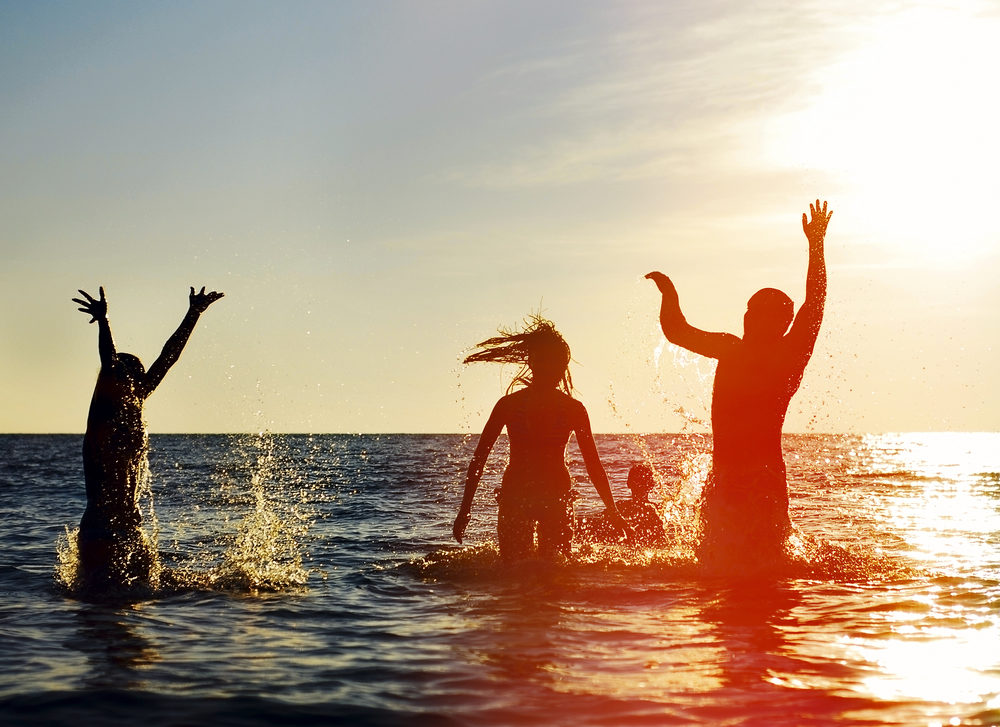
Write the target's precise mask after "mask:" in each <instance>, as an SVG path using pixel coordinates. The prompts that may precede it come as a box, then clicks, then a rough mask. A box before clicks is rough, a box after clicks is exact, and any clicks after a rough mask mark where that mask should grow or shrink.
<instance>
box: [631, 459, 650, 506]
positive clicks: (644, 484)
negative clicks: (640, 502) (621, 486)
mask: <svg viewBox="0 0 1000 727" xmlns="http://www.w3.org/2000/svg"><path fill="white" fill-rule="evenodd" d="M654 487H656V477H655V475H654V474H653V468H652V467H650V466H649V465H648V464H646V463H645V462H639V463H637V464H634V465H632V468H631V469H630V470H629V471H628V488H629V489H630V490H631V491H632V496H633V497H636V498H639V499H645V498H646V496H647V495H648V494H649V493H650V492H651V491H652V490H653V488H654Z"/></svg>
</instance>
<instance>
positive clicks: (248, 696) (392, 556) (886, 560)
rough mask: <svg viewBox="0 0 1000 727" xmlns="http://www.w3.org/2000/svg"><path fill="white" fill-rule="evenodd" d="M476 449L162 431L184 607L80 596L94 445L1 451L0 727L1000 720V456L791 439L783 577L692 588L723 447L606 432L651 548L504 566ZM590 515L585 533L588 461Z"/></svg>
mask: <svg viewBox="0 0 1000 727" xmlns="http://www.w3.org/2000/svg"><path fill="white" fill-rule="evenodd" d="M475 440H476V438H475V437H466V436H461V435H440V436H433V435H392V436H363V435H358V436H349V435H324V436H290V435H267V434H264V435H259V436H229V435H198V436H195V435H190V436H188V435H154V436H153V437H152V438H151V441H150V453H149V471H150V479H149V483H150V486H151V494H147V495H146V496H145V497H144V499H143V508H144V513H145V522H146V525H147V529H148V530H149V534H150V537H153V538H155V539H156V540H157V541H158V543H159V549H160V551H161V560H162V565H163V566H164V567H165V568H167V569H170V571H172V572H175V573H179V574H182V575H183V578H181V580H182V581H183V582H184V583H185V584H186V585H185V586H184V587H176V588H166V587H164V588H162V589H161V590H160V591H157V592H146V593H136V594H132V596H131V597H128V598H126V597H116V598H105V599H93V598H89V599H87V598H81V597H79V596H77V595H74V593H73V592H72V591H71V590H69V589H67V587H66V585H65V581H66V579H67V572H68V570H71V568H72V557H73V555H72V552H71V549H70V548H68V547H67V535H66V534H67V528H68V529H69V530H72V528H74V527H75V526H76V525H77V523H78V522H79V518H80V515H81V514H82V512H83V508H84V502H85V497H84V490H83V476H82V463H81V455H80V447H81V441H82V438H81V437H80V436H70V435H62V436H47V435H46V436H41V435H39V436H35V435H26V436H22V435H6V436H0V526H2V527H0V546H2V551H0V552H2V556H0V722H2V723H4V724H12V725H13V724H26V725H31V724H38V725H43V724H45V725H47V724H67V723H71V722H72V723H74V724H88V725H101V724H122V723H126V722H128V723H140V724H145V725H175V724H176V725H200V724H213V725H257V724H270V723H280V724H350V725H398V724H406V725H413V724H416V725H424V724H427V725H439V724H440V725H522V724H524V725H533V724H537V725H688V724H694V725H959V724H961V725H996V724H1000V435H997V434H923V435H891V436H890V435H884V436H883V435H880V436H864V437H857V436H851V437H847V436H825V435H824V436H820V435H816V436H787V437H786V438H785V441H784V447H785V458H786V462H787V463H788V469H789V483H790V494H791V515H792V519H793V522H794V523H795V524H796V528H797V530H798V533H797V535H796V538H795V539H794V544H795V548H796V550H795V559H794V561H793V562H790V563H789V564H788V566H787V567H785V568H782V569H778V570H771V571H767V572H760V570H759V569H758V568H757V567H756V566H757V565H759V564H757V563H755V559H754V554H753V553H747V554H746V564H747V568H746V571H745V572H737V573H730V574H718V573H712V572H708V571H706V570H705V569H703V568H702V567H701V566H700V565H699V564H698V563H697V561H696V560H695V559H694V557H693V554H692V550H691V538H692V536H693V532H694V530H693V524H694V513H695V511H696V507H697V497H698V492H699V488H700V484H701V481H702V479H703V477H704V474H705V471H706V468H707V465H708V461H709V452H710V451H711V441H710V439H709V438H707V437H704V436H698V435H646V436H626V435H613V436H612V435H606V436H599V437H598V447H599V449H600V451H601V455H602V458H603V460H604V463H605V466H606V467H607V469H608V472H609V475H610V476H611V479H612V482H613V485H614V488H615V492H616V496H618V497H624V496H625V495H626V492H625V489H624V481H625V475H626V473H627V470H628V468H629V466H630V465H631V464H632V463H633V462H635V461H639V460H647V461H651V462H652V463H653V464H654V465H655V466H656V467H657V468H658V469H659V471H660V472H661V474H662V475H663V482H662V486H661V488H660V490H659V491H658V492H656V493H654V496H653V499H654V500H657V501H660V502H662V507H663V510H664V513H665V515H666V517H667V520H668V531H669V533H670V540H669V541H668V543H667V544H666V545H665V546H664V547H662V548H656V549H640V550H636V549H630V548H628V547H623V546H618V545H601V544H590V543H580V544H578V545H577V546H576V551H575V552H574V555H573V557H572V558H571V559H570V560H569V561H567V562H563V563H534V562H529V563H525V564H520V565H518V566H517V567H505V566H503V565H502V564H500V563H499V562H498V561H497V557H496V549H495V546H494V545H493V543H492V538H493V533H494V527H495V521H496V506H495V502H494V500H493V495H492V490H493V487H494V486H496V485H497V484H498V481H499V475H500V472H501V471H502V467H503V463H504V452H503V446H502V440H501V443H500V445H501V446H499V447H498V449H499V451H496V452H495V453H494V456H493V457H492V458H491V461H490V464H489V465H488V468H487V473H486V476H485V477H484V480H483V484H482V486H481V488H480V491H479V494H478V496H477V501H476V504H475V507H474V509H473V520H472V523H471V525H470V527H469V530H468V538H467V540H466V544H465V545H464V546H459V545H457V544H456V543H454V542H452V541H451V539H450V537H451V536H450V531H451V523H452V519H453V517H454V515H455V512H456V509H457V506H458V503H459V500H460V497H461V488H462V480H463V476H464V471H465V468H466V466H467V464H468V460H469V457H470V456H471V453H472V448H473V447H474V446H475ZM569 453H570V461H571V470H572V471H573V473H574V475H576V476H577V479H578V485H577V489H578V491H579V493H580V499H579V500H578V501H577V507H578V511H580V512H597V511H599V510H600V507H599V500H598V498H597V495H596V493H595V492H594V491H593V488H592V487H591V486H590V485H589V483H588V482H587V481H586V478H585V476H584V474H583V473H584V470H583V466H582V462H580V460H579V456H578V452H577V450H576V447H575V443H572V442H571V444H570V448H569Z"/></svg>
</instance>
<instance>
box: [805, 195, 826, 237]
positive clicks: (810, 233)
mask: <svg viewBox="0 0 1000 727" xmlns="http://www.w3.org/2000/svg"><path fill="white" fill-rule="evenodd" d="M809 213H810V214H811V215H812V219H811V220H807V219H806V213H805V212H803V213H802V231H803V232H805V233H806V239H807V240H809V243H810V244H817V243H820V242H823V238H825V237H826V226H827V225H828V224H829V223H830V218H831V217H833V210H830V211H829V212H827V211H826V200H823V206H822V207H820V204H819V200H818V199H817V200H816V204H813V203H812V202H810V203H809Z"/></svg>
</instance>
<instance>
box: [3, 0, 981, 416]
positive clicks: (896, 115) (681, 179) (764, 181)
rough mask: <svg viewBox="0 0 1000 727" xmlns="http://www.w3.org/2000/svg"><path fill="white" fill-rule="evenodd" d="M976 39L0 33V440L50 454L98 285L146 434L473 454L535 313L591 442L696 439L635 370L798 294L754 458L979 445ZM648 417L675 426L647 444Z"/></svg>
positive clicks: (154, 15)
mask: <svg viewBox="0 0 1000 727" xmlns="http://www.w3.org/2000/svg"><path fill="white" fill-rule="evenodd" d="M998 37H1000V15H998V11H997V6H996V5H995V4H983V5H977V4H975V3H973V2H961V3H907V2H893V3H882V4H878V3H875V4H874V5H873V4H872V3H870V2H860V1H859V2H842V3H836V2H835V3H828V2H823V3H820V2H814V3H809V2H797V1H796V2H793V1H791V0H789V1H788V2H770V3H752V4H751V3H743V2H738V1H735V0H734V1H732V2H704V1H698V2H649V3H642V2H620V3H605V2H572V3H570V2H551V3H546V2H536V1H533V2H471V1H467V0H462V1H457V0H456V1H455V2H355V3H347V2H340V3H336V2H316V3H310V2H295V3H254V2H244V1H241V2H211V1H208V2H190V3H184V2H171V3H155V4H154V3H133V2H120V3H118V2H89V3H70V2H66V3H60V2H26V1H25V2H6V3H3V4H0V98H2V99H3V102H2V105H0V169H2V174H0V185H2V189H0V244H2V246H3V247H2V251H3V261H4V264H3V268H2V295H3V299H2V301H3V305H2V311H0V331H2V333H3V340H4V344H3V347H2V349H0V377H2V381H3V385H2V388H0V431H12V432H16V431H68V432H79V431H82V430H83V428H84V426H85V423H86V414H87V407H88V404H89V399H90V395H91V392H92V390H93V384H94V380H95V377H96V373H97V369H98V358H97V340H96V339H97V329H96V327H95V326H88V325H87V319H86V317H85V316H84V315H83V314H81V313H79V312H77V311H76V310H75V306H74V305H73V304H72V303H70V300H69V299H70V298H71V297H72V296H73V295H74V294H75V291H76V289H77V288H80V287H83V288H84V289H86V290H88V291H90V292H93V293H95V294H96V291H97V287H98V285H104V286H105V289H106V291H107V294H108V299H109V302H110V319H111V324H112V328H113V330H114V333H115V338H116V342H117V344H118V347H119V349H120V350H124V351H131V352H134V353H136V354H137V355H139V356H140V357H141V358H142V359H143V361H144V362H145V363H146V364H147V365H148V364H149V363H151V362H152V360H153V359H154V358H155V357H156V355H157V354H158V353H159V350H160V347H161V346H162V344H163V342H164V340H165V339H166V337H167V336H168V335H169V334H170V333H171V332H172V331H173V330H174V328H175V327H176V325H177V324H178V323H179V321H180V319H181V317H182V316H183V313H184V311H185V308H186V305H187V291H188V286H189V285H198V286H200V285H207V286H209V288H215V289H218V290H222V291H224V292H225V293H226V297H225V298H224V299H223V300H222V301H220V302H219V303H217V304H216V305H215V306H213V308H211V309H210V310H209V311H208V312H207V313H206V314H205V316H204V317H203V318H202V321H201V322H200V323H199V326H198V328H197V330H196V331H195V333H194V335H193V336H192V338H191V341H190V343H189V344H188V347H187V349H186V351H185V352H184V355H183V357H182V358H181V360H180V362H179V363H178V364H177V366H176V367H175V368H174V370H172V371H171V373H170V375H169V376H168V377H167V379H166V380H165V381H164V383H163V385H162V386H161V388H160V389H159V390H158V391H157V393H156V394H155V395H154V396H153V397H152V398H151V399H150V401H149V403H148V405H147V419H148V422H149V425H150V429H151V431H154V432H155V431H182V432H183V431H252V430H260V429H272V430H274V431H308V432H325V431H333V432H352V431H401V432H410V431H467V430H469V431H477V430H478V429H479V428H480V427H481V426H482V424H483V421H484V418H485V415H486V413H488V411H489V409H490V407H491V406H492V404H493V402H494V401H495V400H496V398H497V397H498V396H499V395H500V394H502V393H503V390H504V388H505V386H506V382H507V381H508V380H509V377H510V375H511V373H512V372H511V371H509V370H501V369H499V368H490V367H489V366H485V367H483V366H481V367H479V368H476V367H462V366H461V365H460V364H459V357H460V356H461V354H462V352H463V351H464V350H465V349H466V348H468V347H469V346H471V345H473V344H475V343H476V342H477V341H479V340H482V339H483V338H485V337H488V336H489V335H490V334H491V333H492V332H493V331H494V330H495V329H496V327H497V326H498V325H501V324H513V323H516V322H518V321H519V320H521V319H522V318H523V317H524V316H525V315H527V314H528V313H530V312H532V311H537V310H539V309H541V311H542V312H543V313H544V314H545V315H547V316H548V317H549V318H551V319H552V320H553V321H555V323H556V324H557V326H558V327H559V328H560V329H561V330H562V331H563V333H564V334H565V336H566V338H567V339H568V341H569V343H570V345H571V346H572V349H573V355H574V359H575V361H576V363H575V364H574V369H573V374H574V380H575V383H576V384H577V386H578V390H579V391H578V395H579V397H580V398H581V399H582V400H583V401H584V403H586V404H587V406H588V408H589V410H590V412H591V417H592V419H593V421H594V426H595V429H596V430H598V431H621V430H625V429H632V430H635V431H676V430H679V429H683V428H688V429H691V428H697V427H698V422H699V421H703V420H704V419H706V418H707V411H708V403H709V401H710V384H711V373H712V369H711V367H710V366H709V365H708V363H707V362H704V361H698V360H696V359H695V358H694V357H692V356H688V355H684V354H682V353H680V352H679V351H678V350H676V349H674V348H673V347H671V346H664V345H663V342H662V336H661V335H660V333H659V330H658V326H657V322H656V314H657V307H658V296H657V294H656V292H655V289H654V288H653V286H652V284H651V283H649V282H648V281H644V280H643V279H642V276H643V274H645V273H646V272H648V271H649V270H652V269H660V270H662V271H664V272H666V273H668V274H669V275H671V276H672V277H673V278H674V280H675V282H676V284H677V287H678V289H679V291H680V295H681V302H682V305H683V307H684V309H685V311H686V313H687V316H688V319H689V320H691V321H692V322H693V323H695V324H696V325H699V326H701V327H704V328H710V329H718V330H731V331H733V332H736V333H739V332H740V331H741V321H742V314H743V310H744V306H745V302H746V299H747V298H748V297H749V295H750V294H751V293H753V291H755V290H756V289H758V288H760V287H764V286H775V287H780V288H783V289H784V290H786V291H787V292H788V293H789V294H790V295H791V296H792V297H793V299H795V301H796V303H799V302H801V299H802V295H803V288H804V276H805V266H806V245H805V239H804V237H803V235H802V231H801V226H800V222H799V220H800V215H801V213H802V212H803V211H804V210H806V209H807V206H808V202H809V200H811V199H815V198H816V197H823V198H826V199H828V200H829V201H830V205H831V206H832V207H833V208H834V209H835V212H836V213H835V215H834V218H833V221H832V223H831V227H830V231H829V236H828V243H827V251H828V254H827V258H828V262H829V267H830V297H829V301H828V307H827V317H826V322H825V324H824V329H823V331H822V333H821V337H820V341H819V344H818V347H817V351H816V355H815V357H814V359H813V362H812V363H811V365H810V368H809V369H808V371H807V374H806V379H805V382H804V384H803V390H802V391H801V392H800V393H799V395H798V396H797V397H796V399H795V400H793V402H792V406H791V410H790V415H789V421H788V423H787V425H786V431H841V430H851V431H885V430H889V431H900V430H939V429H966V430H997V429H1000V384H998V383H997V375H996V372H997V370H998V369H1000V355H998V352H997V349H996V343H997V338H998V334H1000V287H998V285H997V283H996V280H997V272H998V260H1000V233H998V231H997V226H996V223H995V222H994V221H993V218H994V217H995V209H996V204H997V200H996V196H997V193H998V192H1000V185H998V184H997V182H996V170H997V168H1000V143H998V138H1000V135H998V133H997V129H998V128H1000V123H998V122H1000V109H998V101H997V95H996V94H995V93H994V91H993V89H994V88H995V85H996V82H995V74H996V69H997V68H1000V51H998V50H997V46H998V44H997V43H996V38H998ZM681 410H683V412H684V413H683V414H681V413H678V412H679V411H681Z"/></svg>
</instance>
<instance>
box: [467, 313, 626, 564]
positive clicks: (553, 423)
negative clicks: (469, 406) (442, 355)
mask: <svg viewBox="0 0 1000 727" xmlns="http://www.w3.org/2000/svg"><path fill="white" fill-rule="evenodd" d="M500 334H501V335H499V336H496V337H494V338H490V339H488V340H486V341H483V342H482V343H480V344H479V349H480V350H478V351H477V352H475V353H473V354H471V355H470V356H468V357H466V359H465V363H473V362H501V363H517V364H520V365H521V366H522V369H521V372H520V373H519V374H518V375H517V376H516V377H515V378H514V381H513V382H512V383H511V386H510V389H508V393H507V395H506V396H504V397H502V398H501V399H500V400H499V401H498V402H497V403H496V405H495V406H494V407H493V411H492V413H491V414H490V417H489V419H488V420H487V422H486V425H485V426H484V427H483V433H482V435H481V436H480V437H479V443H478V444H477V445H476V451H475V452H474V453H473V456H472V461H471V462H470V463H469V470H468V473H467V475H466V479H465V492H464V495H463V497H462V504H461V506H460V507H459V512H458V515H457V516H456V518H455V523H454V525H453V526H452V534H453V535H454V537H455V540H457V541H458V542H459V543H461V542H462V537H463V536H464V533H465V528H466V526H467V525H468V524H469V518H470V512H471V509H472V502H473V499H474V497H475V493H476V489H477V488H478V487H479V481H480V479H481V477H482V475H483V469H484V467H485V465H486V460H487V458H488V457H489V454H490V451H491V450H492V448H493V445H494V443H495V442H496V440H497V438H498V437H499V436H500V433H501V432H502V431H503V429H504V428H505V427H506V429H507V435H508V440H509V443H510V457H509V461H508V463H507V467H506V469H505V470H504V474H503V479H502V480H501V486H500V488H499V490H498V491H497V493H498V494H497V501H498V503H499V509H498V512H497V541H498V543H499V546H500V555H501V557H503V558H504V559H508V560H509V559H521V558H525V557H528V556H530V555H531V554H532V552H534V551H535V545H534V540H535V536H536V533H537V537H538V548H537V552H538V553H539V554H541V555H545V556H550V555H553V554H556V553H560V554H563V555H566V554H568V553H569V551H570V542H571V539H572V536H573V520H574V517H573V499H574V493H573V480H572V478H571V476H570V473H569V469H568V468H567V467H566V460H565V457H566V444H567V442H568V441H569V435H570V434H571V433H574V432H575V433H576V438H577V444H578V445H579V446H580V452H581V454H582V455H583V460H584V464H585V465H586V468H587V473H588V474H589V475H590V478H591V481H592V482H593V485H594V487H595V488H596V489H597V491H598V493H599V494H600V496H601V499H602V500H603V501H604V503H605V505H606V506H607V507H608V509H609V512H610V513H611V515H610V518H611V520H612V522H613V523H614V525H615V526H616V527H619V528H621V527H622V526H624V524H625V523H624V520H622V518H621V515H619V514H618V510H617V509H616V508H615V502H614V498H613V497H612V495H611V487H610V484H609V483H608V478H607V474H606V473H605V471H604V467H603V465H602V464H601V459H600V456H599V455H598V453H597V445H596V444H595V443H594V435H593V433H592V432H591V429H590V419H589V417H588V416H587V410H586V408H585V407H584V406H583V404H582V403H580V402H579V401H577V400H576V399H574V398H573V397H572V396H570V392H571V391H572V388H573V384H572V380H571V379H570V376H569V362H570V351H569V346H568V345H567V344H566V341H565V340H564V339H563V337H562V336H561V335H560V334H559V332H558V331H556V329H555V327H554V326H553V325H552V324H551V323H550V322H549V321H546V320H544V319H541V318H537V317H536V319H535V320H534V322H533V323H532V324H531V325H530V326H529V327H528V328H527V330H525V331H522V332H514V331H504V330H501V331H500ZM519 384H520V385H523V386H524V388H523V389H519V390H517V391H514V392H513V393H510V392H511V390H512V389H513V388H514V387H515V386H516V385H519Z"/></svg>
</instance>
